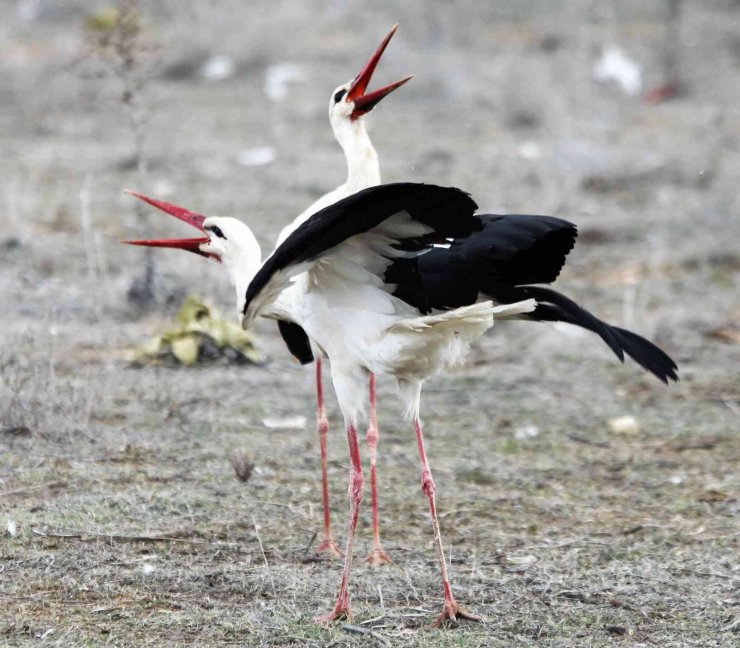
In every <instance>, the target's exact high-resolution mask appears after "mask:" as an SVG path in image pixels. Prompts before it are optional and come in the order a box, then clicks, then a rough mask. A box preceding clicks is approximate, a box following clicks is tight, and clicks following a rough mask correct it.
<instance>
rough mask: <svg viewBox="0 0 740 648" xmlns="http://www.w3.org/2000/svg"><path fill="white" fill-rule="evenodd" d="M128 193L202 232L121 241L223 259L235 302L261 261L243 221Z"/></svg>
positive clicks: (254, 239)
mask: <svg viewBox="0 0 740 648" xmlns="http://www.w3.org/2000/svg"><path fill="white" fill-rule="evenodd" d="M128 193H130V194H131V195H133V196H136V197H137V198H139V199H141V200H143V201H144V202H147V203H149V204H150V205H152V206H154V207H156V208H157V209H160V210H161V211H163V212H165V213H167V214H169V215H170V216H174V217H175V218H179V219H180V220H181V221H184V222H186V223H188V225H192V226H193V227H194V228H196V229H197V230H199V231H200V232H202V233H203V234H204V236H201V237H199V238H189V239H185V238H184V239H146V240H138V241H124V243H129V244H131V245H144V246H147V247H164V248H178V249H180V250H187V251H188V252H193V253H195V254H199V255H200V256H204V257H206V258H209V259H214V260H215V261H218V262H220V263H223V264H224V266H226V268H227V269H228V270H229V274H230V275H231V280H232V282H233V283H234V285H235V286H236V288H237V302H238V303H239V299H242V298H243V294H244V291H245V290H246V287H247V285H248V284H249V282H250V281H251V280H252V277H254V275H255V274H256V273H257V270H259V267H260V265H261V264H262V251H261V250H260V246H259V243H258V242H257V239H256V238H255V236H254V234H253V233H252V230H251V229H249V227H247V225H245V224H244V223H242V222H241V221H240V220H237V219H236V218H229V217H226V216H208V217H206V216H203V215H202V214H197V213H195V212H191V211H189V210H187V209H185V208H184V207H179V206H178V205H173V204H172V203H167V202H164V201H162V200H156V199H155V198H149V197H148V196H144V195H143V194H139V193H136V192H133V191H129V192H128Z"/></svg>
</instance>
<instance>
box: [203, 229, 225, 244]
mask: <svg viewBox="0 0 740 648" xmlns="http://www.w3.org/2000/svg"><path fill="white" fill-rule="evenodd" d="M203 229H204V230H206V231H207V232H213V233H214V234H215V235H216V236H218V238H222V239H224V240H226V236H224V233H223V232H222V231H221V228H220V227H219V226H218V225H207V226H206V227H204V228H203Z"/></svg>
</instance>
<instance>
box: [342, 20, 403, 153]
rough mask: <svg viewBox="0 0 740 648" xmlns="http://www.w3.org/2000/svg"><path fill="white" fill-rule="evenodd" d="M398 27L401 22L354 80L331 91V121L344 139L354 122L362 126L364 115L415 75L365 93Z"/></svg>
mask: <svg viewBox="0 0 740 648" xmlns="http://www.w3.org/2000/svg"><path fill="white" fill-rule="evenodd" d="M396 29H398V25H394V26H393V29H391V31H390V32H388V35H387V36H386V37H385V38H384V39H383V42H382V43H381V44H380V45H379V46H378V49H377V50H375V53H374V54H373V55H372V56H371V57H370V60H369V61H368V62H367V63H366V64H365V66H364V67H363V68H362V70H360V73H359V74H358V75H357V76H356V77H355V78H354V79H352V80H351V81H348V82H347V83H344V84H342V85H340V86H339V87H337V88H335V89H334V91H333V92H332V93H331V98H330V99H329V121H330V122H331V127H332V130H333V131H334V135H335V136H336V137H337V139H340V141H341V137H340V135H341V134H342V133H344V132H346V131H347V129H349V128H350V127H351V126H352V125H353V124H356V125H357V126H359V125H360V124H361V122H362V119H361V118H362V116H363V115H366V114H367V113H369V112H370V111H371V110H372V109H373V108H374V107H375V106H376V105H377V104H378V103H379V102H380V100H381V99H383V97H385V96H387V95H389V94H390V93H391V92H393V91H394V90H395V89H396V88H399V87H401V86H402V85H403V84H404V83H406V82H407V81H408V80H409V79H410V78H411V77H410V76H408V77H406V78H405V79H401V80H400V81H396V82H395V83H391V84H390V85H387V86H384V87H383V88H380V89H379V90H374V91H373V92H369V93H367V94H365V90H367V86H368V85H369V84H370V80H371V79H372V76H373V72H375V68H376V66H377V65H378V62H379V61H380V57H381V56H383V52H384V51H385V48H386V47H387V45H388V43H389V42H390V40H391V38H392V37H393V34H395V33H396Z"/></svg>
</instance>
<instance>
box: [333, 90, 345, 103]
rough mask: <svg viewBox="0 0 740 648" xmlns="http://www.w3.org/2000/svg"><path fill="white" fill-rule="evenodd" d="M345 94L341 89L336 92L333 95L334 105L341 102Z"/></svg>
mask: <svg viewBox="0 0 740 648" xmlns="http://www.w3.org/2000/svg"><path fill="white" fill-rule="evenodd" d="M346 94H347V91H346V90H345V89H344V88H343V89H342V90H337V91H336V92H335V93H334V103H339V102H340V101H341V100H342V97H343V96H344V95H346Z"/></svg>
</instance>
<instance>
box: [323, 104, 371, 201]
mask: <svg viewBox="0 0 740 648" xmlns="http://www.w3.org/2000/svg"><path fill="white" fill-rule="evenodd" d="M334 134H335V135H336V138H337V141H338V142H339V144H340V146H341V147H342V149H343V150H344V156H345V157H346V158H347V181H346V182H345V184H344V186H345V188H346V189H347V193H348V194H352V193H355V192H356V191H359V190H360V189H366V188H367V187H372V186H375V185H378V184H380V164H379V163H378V154H377V153H376V152H375V149H374V148H373V145H372V142H370V136H369V135H368V134H367V130H366V129H365V122H364V120H363V119H362V118H360V119H356V120H355V121H350V122H346V123H345V125H343V127H342V128H341V129H336V130H335V133H334Z"/></svg>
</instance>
